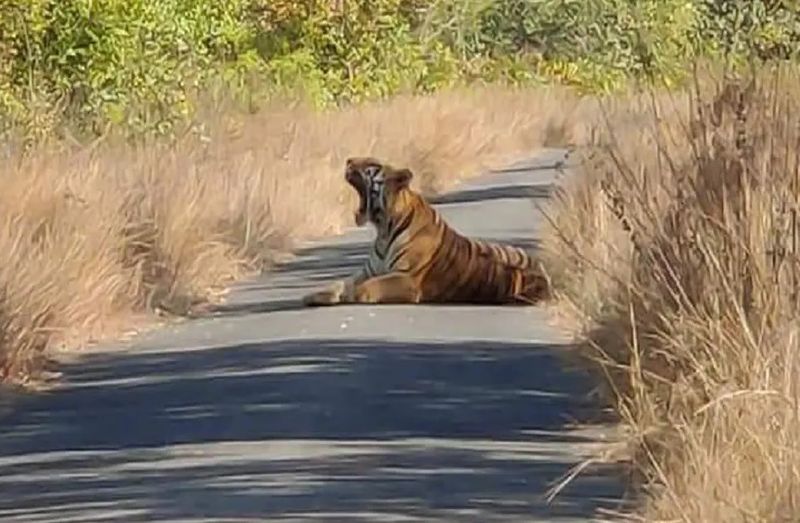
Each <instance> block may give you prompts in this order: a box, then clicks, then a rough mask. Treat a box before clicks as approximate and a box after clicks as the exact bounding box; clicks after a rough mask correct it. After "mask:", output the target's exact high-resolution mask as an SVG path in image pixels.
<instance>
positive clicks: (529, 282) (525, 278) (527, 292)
mask: <svg viewBox="0 0 800 523" xmlns="http://www.w3.org/2000/svg"><path fill="white" fill-rule="evenodd" d="M552 297H553V287H552V282H551V281H550V277H549V276H548V274H547V271H546V270H545V269H544V266H543V265H542V263H541V262H540V261H538V260H536V261H534V260H532V259H531V260H530V266H529V267H528V268H527V269H525V270H523V271H522V282H521V285H520V290H519V292H518V293H517V295H516V296H515V299H516V300H517V301H519V302H521V303H526V304H529V305H535V304H537V303H539V302H541V301H545V300H549V299H550V298H552Z"/></svg>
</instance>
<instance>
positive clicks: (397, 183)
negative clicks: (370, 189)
mask: <svg viewBox="0 0 800 523" xmlns="http://www.w3.org/2000/svg"><path fill="white" fill-rule="evenodd" d="M413 177H414V173H412V172H411V170H410V169H398V170H396V171H394V172H393V173H392V175H391V176H389V177H388V180H387V181H389V182H390V183H391V184H392V186H393V187H394V188H396V189H402V188H405V187H408V185H409V184H410V183H411V179H412V178H413Z"/></svg>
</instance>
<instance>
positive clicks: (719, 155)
mask: <svg viewBox="0 0 800 523" xmlns="http://www.w3.org/2000/svg"><path fill="white" fill-rule="evenodd" d="M699 77H700V75H698V78H699ZM701 84H702V85H701ZM799 104H800V78H798V76H797V74H796V72H794V71H790V70H787V69H783V68H781V69H775V70H762V71H759V72H758V73H754V74H751V75H740V76H732V75H731V76H726V77H722V78H714V77H710V78H706V79H705V80H704V81H703V82H701V81H700V80H698V81H697V87H696V88H695V89H689V90H687V91H685V92H682V93H678V94H675V95H671V96H663V95H662V96H655V95H642V96H641V97H639V98H638V99H636V100H633V101H631V100H628V101H626V102H624V103H619V104H613V105H610V106H609V107H608V108H607V112H608V115H607V116H608V117H607V119H606V121H607V122H610V123H611V125H608V126H606V127H604V128H602V129H599V130H598V131H597V133H596V134H595V139H594V141H593V145H594V147H592V148H590V149H588V150H587V151H586V155H585V158H584V160H585V162H584V164H583V167H582V168H581V169H580V171H579V172H578V173H577V175H576V176H575V177H574V178H573V179H572V180H571V181H570V182H569V184H568V185H567V186H565V188H564V189H563V191H562V192H561V193H560V195H559V197H558V198H557V199H556V200H555V201H554V202H553V207H552V208H551V209H550V211H549V214H550V216H551V219H552V227H551V228H550V233H549V236H548V238H547V243H546V245H547V252H548V256H554V255H557V256H558V263H557V264H556V263H551V267H552V268H553V270H554V271H555V270H556V269H558V271H559V272H558V273H556V274H553V277H554V282H555V283H556V284H557V285H558V287H559V290H560V292H561V294H562V297H564V298H565V299H566V300H567V301H568V302H569V303H570V304H571V305H572V306H573V310H574V311H576V312H578V313H579V318H580V319H583V320H585V323H584V324H583V325H584V326H585V329H586V330H585V333H586V336H585V345H584V347H583V352H582V354H583V356H585V357H586V358H587V361H588V362H589V363H590V365H591V367H592V368H594V369H595V370H597V371H598V375H599V376H600V377H601V378H602V379H603V382H604V383H605V385H606V391H607V392H608V394H609V395H608V398H609V399H610V400H611V401H612V404H613V405H614V406H615V407H616V410H617V411H618V413H619V414H620V415H621V418H622V420H623V421H624V422H625V424H626V425H627V428H628V429H629V430H628V433H629V434H630V443H631V446H630V449H631V450H632V452H630V454H629V458H631V460H632V464H633V465H634V469H635V470H636V471H638V472H639V475H638V480H639V481H640V482H639V485H640V486H641V487H643V489H642V490H641V491H640V492H643V493H644V494H646V495H645V497H644V500H645V502H644V504H643V506H642V507H641V509H640V511H638V512H637V513H636V514H633V515H631V517H632V518H633V519H644V520H647V521H691V522H726V523H727V522H737V521H742V522H744V521H748V522H753V521H764V522H767V521H769V522H775V521H796V520H797V518H798V517H799V516H800V385H798V377H800V374H798V373H799V372H800V338H799V335H800V324H798V320H797V318H798V316H799V314H798V313H800V306H799V304H800V285H799V283H800V223H798V222H799V221H800V216H799V215H798V213H799V212H800V107H799V106H798V105H799Z"/></svg>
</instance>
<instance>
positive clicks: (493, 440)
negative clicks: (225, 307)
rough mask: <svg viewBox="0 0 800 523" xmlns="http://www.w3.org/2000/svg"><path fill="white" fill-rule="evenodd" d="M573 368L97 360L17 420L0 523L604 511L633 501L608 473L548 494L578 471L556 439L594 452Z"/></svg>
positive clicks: (517, 360)
mask: <svg viewBox="0 0 800 523" xmlns="http://www.w3.org/2000/svg"><path fill="white" fill-rule="evenodd" d="M562 364H563V363H562V361H561V360H560V359H558V356H557V355H556V354H555V353H554V349H553V348H550V347H547V346H536V345H521V344H502V343H499V344H487V343H467V342H465V343H458V344H444V343H441V344H440V343H432V344H413V343H402V344H393V343H390V342H386V341H382V340H374V341H332V340H319V341H299V340H298V341H283V342H270V343H255V344H247V345H239V346H234V347H216V348H203V349H194V350H186V351H181V352H179V353H155V354H130V355H124V356H120V355H117V356H112V357H107V356H93V357H91V358H88V359H86V360H84V361H83V362H82V364H81V365H80V366H79V367H77V368H75V369H71V370H69V374H70V375H71V376H72V379H71V383H70V385H69V387H67V388H66V389H65V390H62V391H59V392H58V393H57V394H55V395H53V396H52V397H49V398H40V399H35V400H32V401H31V403H30V404H29V405H28V406H27V408H25V409H21V410H19V411H17V413H16V414H15V415H14V416H13V418H12V419H7V420H6V423H4V427H3V429H2V430H1V431H0V478H1V479H0V490H2V491H3V493H4V495H3V497H2V499H0V519H3V520H5V519H4V518H6V517H10V516H11V515H12V514H13V513H14V511H18V510H22V511H26V512H25V513H26V514H28V515H31V517H32V514H33V512H27V511H36V510H39V511H42V512H41V514H42V515H41V517H42V518H43V519H42V521H45V520H48V519H47V516H48V515H49V516H50V517H53V515H54V514H58V513H59V511H60V510H62V511H63V510H66V509H67V508H69V509H70V510H73V509H74V510H78V509H79V508H83V509H84V510H85V509H87V507H89V508H91V507H95V508H96V506H100V505H102V504H104V503H105V504H108V506H113V507H117V508H119V509H130V510H137V511H142V512H141V514H142V515H141V517H142V520H148V521H159V520H164V519H170V518H173V519H174V518H189V517H199V516H203V517H206V518H212V519H214V518H217V520H218V519H219V518H223V519H224V518H233V517H243V516H253V517H255V516H257V517H258V518H260V519H261V520H264V519H265V518H266V520H269V521H280V520H281V518H288V517H290V516H292V517H300V516H301V515H303V514H306V516H303V518H302V519H304V520H315V518H320V519H322V515H323V514H326V513H327V514H331V513H334V514H337V513H338V514H340V518H339V519H338V520H339V521H341V520H342V519H341V517H343V516H341V515H342V514H345V513H348V511H357V510H363V509H364V507H370V511H371V512H376V513H377V512H385V513H398V514H399V513H402V514H405V515H414V516H415V517H419V518H421V520H423V521H436V520H437V519H438V518H439V517H444V518H445V519H444V520H446V521H454V520H458V521H493V520H494V519H492V518H495V517H500V516H501V515H506V516H512V515H515V514H516V515H522V514H524V515H528V516H530V517H533V518H536V517H537V516H545V515H546V516H547V517H548V518H551V520H552V518H553V517H554V516H553V514H555V515H556V517H575V516H589V515H590V514H591V512H592V510H594V509H596V508H597V507H598V506H601V505H603V506H604V504H603V502H601V501H598V499H597V497H598V496H608V497H615V496H616V497H619V496H620V495H621V493H620V492H618V491H617V490H616V487H615V486H614V485H616V483H615V482H611V481H608V482H607V481H606V479H605V476H603V475H599V476H594V477H586V478H584V479H582V480H580V481H578V482H577V483H576V486H574V487H571V490H570V489H569V488H568V490H567V493H566V494H565V495H567V496H568V498H569V501H568V502H563V505H562V506H560V507H558V508H556V509H555V510H554V507H546V506H544V505H543V503H542V501H541V498H540V496H541V494H542V492H543V491H544V490H545V489H546V488H547V487H548V486H549V484H550V482H551V481H553V480H556V479H557V478H558V477H559V476H560V475H561V474H563V473H565V472H566V471H567V469H568V468H569V466H570V465H569V464H567V463H562V462H559V461H558V460H555V461H554V460H551V459H548V458H547V454H548V450H547V449H546V448H544V447H542V445H543V444H547V443H550V444H559V445H573V444H576V443H580V442H581V441H582V440H583V438H581V437H578V436H573V435H569V434H567V433H565V432H562V433H559V432H560V431H564V429H565V424H566V423H568V422H569V419H570V417H580V416H582V415H583V414H585V413H586V412H588V410H587V408H589V409H590V410H591V408H592V407H593V405H591V404H590V403H588V402H586V401H584V400H582V399H581V397H582V394H583V393H585V392H586V391H585V390H584V385H585V383H586V380H585V379H582V378H581V377H580V376H578V375H574V376H573V375H572V374H568V373H565V372H564V370H563V368H562ZM289 440H292V441H291V442H290V441H289ZM532 442H534V443H532ZM210 443H220V444H223V445H216V446H205V445H207V444H210ZM224 444H230V445H239V446H240V447H237V450H236V451H228V452H229V453H230V454H229V455H225V452H226V450H225V449H226V447H225V446H224ZM248 444H249V445H253V450H252V452H250V453H248V452H247V451H246V450H242V448H241V446H247V445H248ZM183 446H189V447H183ZM182 448H193V449H197V450H196V452H197V453H196V454H192V453H189V454H187V455H180V452H181V450H180V449H182ZM281 449H283V450H281ZM184 452H189V451H184ZM550 452H552V451H550ZM176 453H177V454H176ZM209 453H211V454H209ZM176 457H177V458H179V459H176ZM590 493H591V496H590ZM512 500H513V501H514V503H511V501H512ZM521 500H522V501H521ZM98 504H100V505H98ZM459 511H468V512H463V513H462V512H459ZM470 511H471V512H470ZM445 516H446V517H445ZM56 519H58V518H56ZM32 520H33V521H35V520H36V519H32ZM86 520H87V519H81V521H86ZM103 520H104V521H109V520H113V518H111V519H109V518H105V519H103ZM121 520H124V521H133V520H137V519H136V518H134V517H133V515H132V513H129V514H127V515H125V517H123V518H121V519H120V521H121ZM344 520H353V519H349V518H347V517H345V518H344Z"/></svg>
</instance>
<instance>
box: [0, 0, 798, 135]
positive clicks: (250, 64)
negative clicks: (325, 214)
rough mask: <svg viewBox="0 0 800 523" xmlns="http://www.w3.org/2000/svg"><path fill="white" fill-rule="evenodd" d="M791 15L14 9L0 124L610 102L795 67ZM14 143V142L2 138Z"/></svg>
mask: <svg viewBox="0 0 800 523" xmlns="http://www.w3.org/2000/svg"><path fill="white" fill-rule="evenodd" d="M795 4H796V3H795V2H789V1H777V0H771V1H770V0H754V1H750V0H746V1H745V0H736V1H732V2H717V1H714V0H640V1H633V0H338V1H334V0H213V1H212V0H129V1H126V2H120V1H117V0H60V1H59V0H4V1H3V2H0V125H2V126H3V128H5V129H7V128H11V127H14V128H18V129H19V128H20V127H21V128H22V130H23V131H24V132H25V134H26V135H27V136H32V137H36V136H45V135H48V134H49V133H51V132H52V131H54V130H59V129H63V128H65V127H69V128H70V130H71V131H73V132H74V131H79V132H83V133H89V134H97V133H101V132H103V130H104V129H105V128H106V127H107V126H109V125H112V126H121V127H123V128H125V129H126V130H127V131H128V132H130V133H132V134H141V133H165V132H168V131H170V130H171V129H174V127H175V124H176V123H178V122H182V121H186V120H187V119H189V118H191V117H192V115H193V114H194V113H195V111H196V109H197V108H196V105H197V102H196V100H197V99H198V96H199V95H200V94H203V93H207V92H208V91H209V89H210V88H211V86H221V87H222V88H223V92H225V93H228V94H229V95H234V98H237V99H238V98H245V99H247V100H249V101H251V102H252V101H253V100H255V99H258V98H263V97H269V96H272V95H274V94H276V93H282V94H292V95H294V94H297V93H304V94H305V95H306V96H307V97H308V98H310V99H311V100H312V101H314V102H315V103H316V104H317V105H318V106H320V107H325V106H327V105H330V104H334V103H342V102H360V101H363V100H367V99H374V98H381V97H386V96H390V95H393V94H395V93H398V92H404V91H411V92H430V91H434V90H436V89H440V88H442V87H447V86H452V85H454V84H457V83H460V82H470V81H476V80H480V81H503V82H508V83H513V84H519V83H527V82H534V81H553V80H555V81H559V82H563V83H567V84H570V85H573V86H575V87H577V88H579V89H581V90H584V91H590V92H598V91H599V92H608V91H612V90H614V89H616V88H618V87H620V86H622V85H624V84H625V83H626V82H627V81H628V80H630V79H631V78H639V79H647V80H658V81H666V82H675V81H678V80H679V79H680V74H681V71H682V66H683V65H684V63H685V60H686V58H687V57H688V56H691V55H692V54H697V53H706V54H712V55H714V54H715V55H720V54H725V55H727V56H734V57H745V56H750V55H756V56H758V57H760V58H761V59H773V58H789V57H791V56H792V55H793V54H794V53H795V52H796V50H797V49H798V48H800V45H798V44H800V22H799V21H798V20H799V19H800V16H798V7H796V5H795ZM0 130H2V129H0Z"/></svg>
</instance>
